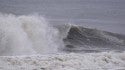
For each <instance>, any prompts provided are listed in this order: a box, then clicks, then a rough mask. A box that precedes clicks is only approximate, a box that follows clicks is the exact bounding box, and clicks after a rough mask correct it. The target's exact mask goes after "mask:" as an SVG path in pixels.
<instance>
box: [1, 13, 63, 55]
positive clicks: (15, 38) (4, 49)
mask: <svg viewBox="0 0 125 70" xmlns="http://www.w3.org/2000/svg"><path fill="white" fill-rule="evenodd" d="M59 42H60V43H61V41H60V40H59V37H58V30H56V29H55V28H53V27H52V26H50V25H49V24H48V23H47V21H46V20H45V19H44V18H43V17H41V16H25V15H24V16H15V15H7V14H5V15H2V14H0V55H29V54H46V53H56V52H57V51H58V47H59V46H61V44H60V43H59Z"/></svg>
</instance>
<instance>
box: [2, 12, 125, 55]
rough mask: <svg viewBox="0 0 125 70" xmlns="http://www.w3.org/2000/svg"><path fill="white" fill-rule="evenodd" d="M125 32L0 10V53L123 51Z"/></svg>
mask: <svg viewBox="0 0 125 70" xmlns="http://www.w3.org/2000/svg"><path fill="white" fill-rule="evenodd" d="M124 47H125V36H124V35H121V34H116V33H111V32H107V31H101V30H97V29H90V28H85V27H84V26H77V25H71V24H64V25H50V24H49V23H48V22H47V21H46V19H45V18H43V17H41V16H39V15H22V16H15V15H12V14H9V15H8V14H0V55H31V54H53V53H59V52H77V53H82V52H104V51H124V50H125V48H124Z"/></svg>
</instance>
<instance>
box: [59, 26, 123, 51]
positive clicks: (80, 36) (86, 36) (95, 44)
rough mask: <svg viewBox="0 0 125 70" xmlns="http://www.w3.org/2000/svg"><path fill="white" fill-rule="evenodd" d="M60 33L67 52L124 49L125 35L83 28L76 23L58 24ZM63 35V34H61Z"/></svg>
mask: <svg viewBox="0 0 125 70" xmlns="http://www.w3.org/2000/svg"><path fill="white" fill-rule="evenodd" d="M57 27H59V30H60V33H63V32H62V30H63V31H64V30H65V31H66V32H67V33H66V32H65V33H64V35H65V36H64V38H63V41H64V44H65V48H64V51H68V52H101V51H124V50H125V48H124V47H125V36H124V35H120V34H116V33H111V32H106V31H101V30H97V29H90V28H84V27H82V26H76V25H59V26H57ZM61 35H63V34H61Z"/></svg>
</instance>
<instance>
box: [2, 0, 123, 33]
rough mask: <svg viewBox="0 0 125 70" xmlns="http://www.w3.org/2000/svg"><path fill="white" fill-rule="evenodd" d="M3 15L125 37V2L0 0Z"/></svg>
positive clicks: (111, 0) (103, 0)
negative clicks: (38, 18)
mask: <svg viewBox="0 0 125 70" xmlns="http://www.w3.org/2000/svg"><path fill="white" fill-rule="evenodd" d="M0 12H2V13H11V14H15V15H26V14H39V15H42V16H43V17H45V18H47V19H48V21H49V23H54V24H63V23H72V24H77V25H82V26H84V27H91V28H97V29H101V30H106V31H110V32H115V33H121V34H125V32H124V30H125V20H124V19H125V0H0Z"/></svg>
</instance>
